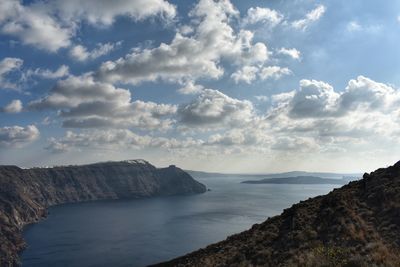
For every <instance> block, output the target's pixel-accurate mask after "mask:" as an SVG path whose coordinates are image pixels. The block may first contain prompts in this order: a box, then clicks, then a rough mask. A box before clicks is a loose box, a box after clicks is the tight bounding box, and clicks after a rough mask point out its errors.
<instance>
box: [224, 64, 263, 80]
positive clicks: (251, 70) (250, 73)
mask: <svg viewBox="0 0 400 267" xmlns="http://www.w3.org/2000/svg"><path fill="white" fill-rule="evenodd" d="M258 71H259V69H258V68H257V67H255V66H244V67H243V68H242V69H240V70H237V71H236V72H234V73H232V75H231V77H232V79H233V80H234V81H235V82H236V83H238V82H245V83H248V84H250V83H252V82H253V81H254V80H255V79H256V78H257V73H258Z"/></svg>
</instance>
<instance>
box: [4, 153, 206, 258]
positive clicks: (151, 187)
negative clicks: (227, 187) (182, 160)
mask: <svg viewBox="0 0 400 267" xmlns="http://www.w3.org/2000/svg"><path fill="white" fill-rule="evenodd" d="M205 191H206V187H205V186H204V185H203V184H201V183H199V182H197V181H195V180H194V179H193V178H192V177H191V176H190V175H189V174H187V173H186V172H184V171H183V170H181V169H179V168H176V167H175V166H170V167H168V168H156V167H154V166H153V165H151V164H150V163H148V162H146V161H143V160H131V161H122V162H105V163H96V164H89V165H81V166H60V167H54V168H32V169H21V168H18V167H16V166H0V266H16V265H18V252H19V251H21V250H22V249H23V248H24V247H25V242H24V240H23V239H22V235H21V231H22V228H23V226H24V225H26V224H30V223H33V222H37V221H39V220H40V219H42V218H43V217H45V216H46V214H47V207H49V206H52V205H57V204H62V203H73V202H81V201H93V200H100V199H121V198H142V197H152V196H169V195H181V194H195V193H203V192H205Z"/></svg>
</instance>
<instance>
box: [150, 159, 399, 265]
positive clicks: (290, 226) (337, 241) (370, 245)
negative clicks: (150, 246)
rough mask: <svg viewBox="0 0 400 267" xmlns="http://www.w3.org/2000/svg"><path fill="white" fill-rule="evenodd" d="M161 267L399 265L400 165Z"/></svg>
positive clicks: (317, 198) (303, 203)
mask: <svg viewBox="0 0 400 267" xmlns="http://www.w3.org/2000/svg"><path fill="white" fill-rule="evenodd" d="M157 266H202V267H203V266H393V267H394V266H400V162H398V163H397V164H395V165H394V166H392V167H389V168H386V169H378V170H376V171H375V172H373V173H371V174H365V175H364V177H363V179H362V180H360V181H356V182H351V183H349V184H348V185H346V186H343V187H342V188H340V189H336V190H334V191H332V192H331V193H329V194H327V195H325V196H320V197H316V198H312V199H309V200H307V201H303V202H300V203H299V204H296V205H293V206H292V207H291V208H289V209H286V210H284V212H283V213H282V214H281V215H279V216H276V217H273V218H270V219H268V220H267V221H265V222H264V223H261V224H257V225H254V226H253V227H252V228H251V229H250V230H248V231H245V232H242V233H240V234H237V235H233V236H231V237H229V238H227V239H226V240H225V241H222V242H219V243H216V244H213V245H210V246H208V247H206V248H205V249H201V250H198V251H196V252H193V253H191V254H188V255H186V256H183V257H181V258H177V259H174V260H172V261H169V262H165V263H161V264H159V265H157Z"/></svg>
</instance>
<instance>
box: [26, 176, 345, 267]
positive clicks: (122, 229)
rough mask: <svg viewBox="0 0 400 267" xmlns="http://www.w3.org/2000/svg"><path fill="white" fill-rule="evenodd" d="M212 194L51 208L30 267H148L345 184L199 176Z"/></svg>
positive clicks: (35, 232)
mask: <svg viewBox="0 0 400 267" xmlns="http://www.w3.org/2000/svg"><path fill="white" fill-rule="evenodd" d="M196 180H198V181H200V182H202V183H203V184H205V185H206V186H207V188H209V189H210V190H211V191H207V192H206V193H204V194H198V195H189V196H171V197H157V198H146V199H134V200H111V201H96V202H85V203H77V204H65V205H60V206H55V207H51V208H50V209H49V216H48V218H46V219H45V220H43V221H41V222H39V223H36V224H32V225H29V226H27V227H26V228H25V229H24V232H23V237H24V239H25V240H26V241H27V244H28V247H27V249H25V250H24V251H23V252H22V253H21V255H20V256H21V259H22V264H23V266H24V267H36V266H38V267H39V266H40V267H43V266H57V267H64V266H65V267H67V266H71V267H80V266H82V267H89V266H90V267H92V266H93V267H102V266H107V267H109V266H113V267H122V266H130V267H132V266H133V267H134V266H146V265H149V264H154V263H158V262H162V261H166V260H169V259H172V258H175V257H177V256H181V255H184V254H186V253H189V252H191V251H194V250H197V249H199V248H202V247H205V246H207V245H209V244H211V243H214V242H217V241H221V240H224V239H226V238H227V237H228V236H229V235H232V234H235V233H239V232H241V231H243V230H246V229H249V228H250V227H251V226H252V225H253V224H255V223H261V222H263V221H265V220H266V219H268V217H272V216H275V215H279V214H280V213H281V212H282V211H283V210H284V209H286V208H289V207H290V206H292V205H293V204H295V203H297V202H299V201H300V200H306V199H308V198H310V197H314V196H318V195H323V194H326V193H328V192H330V191H331V190H333V189H334V188H336V187H339V186H338V185H318V184H316V185H294V184H243V183H241V181H243V180H246V178H245V177H237V176H232V177H229V176H225V177H207V178H197V179H196Z"/></svg>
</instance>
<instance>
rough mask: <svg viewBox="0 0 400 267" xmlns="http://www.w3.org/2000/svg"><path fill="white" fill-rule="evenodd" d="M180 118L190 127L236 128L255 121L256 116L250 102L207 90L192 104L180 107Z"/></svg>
mask: <svg viewBox="0 0 400 267" xmlns="http://www.w3.org/2000/svg"><path fill="white" fill-rule="evenodd" d="M178 116H179V119H180V122H181V123H183V124H184V125H187V126H189V127H204V128H223V127H233V128H235V127H241V126H243V125H245V124H247V123H250V122H251V121H253V120H254V117H255V114H254V107H253V104H252V103H251V102H250V101H248V100H238V99H234V98H231V97H229V96H227V95H225V94H223V93H221V92H220V91H217V90H212V89H205V90H203V91H202V92H201V93H200V95H199V96H198V97H197V98H195V99H194V100H193V101H192V102H190V103H188V104H183V105H181V106H179V108H178Z"/></svg>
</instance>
